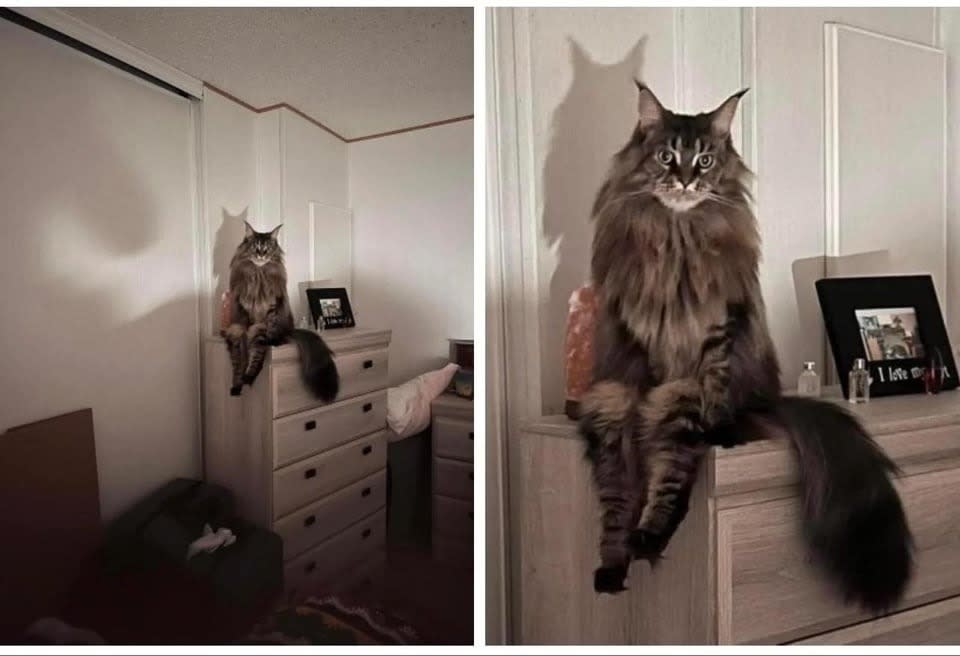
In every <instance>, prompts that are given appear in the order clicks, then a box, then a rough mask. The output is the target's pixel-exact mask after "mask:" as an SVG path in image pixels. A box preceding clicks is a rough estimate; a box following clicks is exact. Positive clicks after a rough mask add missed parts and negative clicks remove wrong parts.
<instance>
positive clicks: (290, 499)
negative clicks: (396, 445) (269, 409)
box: [273, 431, 387, 519]
mask: <svg viewBox="0 0 960 656" xmlns="http://www.w3.org/2000/svg"><path fill="white" fill-rule="evenodd" d="M386 465H387V433H386V431H380V432H379V433H375V434H373V435H367V436H366V437H361V438H360V439H357V440H354V441H353V442H350V443H349V444H344V445H343V446H338V447H337V448H335V449H331V450H330V451H325V452H324V453H321V454H320V455H316V456H313V457H312V458H307V459H306V460H301V461H300V462H297V463H294V464H292V465H289V466H287V467H284V468H283V469H279V470H277V471H275V472H274V473H273V518H274V519H280V518H281V517H283V516H284V515H288V514H289V513H291V512H293V511H294V510H296V509H298V508H301V507H303V506H305V505H307V504H308V503H311V502H313V501H317V500H319V499H320V498H321V497H324V496H326V495H328V494H331V493H333V492H336V491H337V490H339V489H340V488H342V487H344V486H346V485H349V484H350V483H353V482H355V481H358V480H360V479H361V478H365V477H367V476H369V475H370V474H373V473H374V472H376V471H379V470H381V469H383V468H384V467H386Z"/></svg>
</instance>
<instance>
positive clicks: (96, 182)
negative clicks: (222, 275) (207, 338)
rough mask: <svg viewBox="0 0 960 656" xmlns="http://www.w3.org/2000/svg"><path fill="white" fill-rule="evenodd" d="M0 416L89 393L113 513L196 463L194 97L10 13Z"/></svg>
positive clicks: (37, 411)
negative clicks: (33, 28)
mask: <svg viewBox="0 0 960 656" xmlns="http://www.w3.org/2000/svg"><path fill="white" fill-rule="evenodd" d="M0 82H2V86H3V89H4V91H3V93H2V94H0V152H2V153H3V157H0V198H2V199H3V204H2V206H3V209H2V211H0V230H2V234H3V237H2V239H0V297H2V298H3V299H4V300H5V304H4V308H5V309H4V312H3V319H2V321H0V362H2V363H3V364H2V367H0V432H2V431H3V430H5V429H6V428H9V427H10V426H14V425H19V424H22V423H26V422H31V421H36V420H39V419H42V418H45V417H49V416H51V415H56V414H60V413H64V412H68V411H72V410H76V409H79V408H84V407H92V408H93V418H94V429H95V433H96V450H97V466H98V469H99V480H100V495H101V512H102V515H103V517H104V518H105V519H107V520H109V519H111V518H112V517H114V516H115V515H116V514H117V513H118V512H120V511H122V510H123V509H125V508H126V507H127V506H128V505H129V504H130V503H131V502H133V501H134V500H136V499H137V498H138V497H140V496H141V495H143V494H146V493H147V492H149V491H151V490H152V489H153V488H155V487H156V486H158V485H160V484H162V483H165V482H166V481H167V480H169V479H170V478H172V477H175V476H196V475H198V474H199V473H200V471H199V465H200V453H199V434H198V419H199V409H198V385H197V383H198V373H199V372H198V344H197V340H198V337H197V336H198V328H199V327H198V324H197V308H198V298H197V292H196V284H195V278H194V256H193V252H194V251H193V243H194V236H195V227H194V225H195V222H194V208H193V201H194V176H195V172H194V170H193V168H192V161H193V151H194V131H193V126H192V120H193V119H192V117H191V107H190V103H189V102H188V101H187V100H185V99H183V98H181V97H178V96H174V95H172V94H169V93H167V92H165V91H162V90H160V89H158V88H156V87H154V86H153V85H150V84H147V83H145V82H142V81H140V80H137V79H135V78H132V77H130V76H127V75H126V74H124V73H121V72H119V71H117V70H116V69H115V68H112V67H109V66H106V65H104V64H101V63H99V62H96V61H94V60H92V59H90V58H89V57H87V56H85V55H82V54H80V53H78V52H76V51H74V50H71V49H69V48H67V47H65V46H63V45H60V44H57V43H55V42H53V41H51V40H49V39H47V38H45V37H42V36H39V35H37V34H35V33H33V32H29V31H27V30H25V29H23V28H21V27H18V26H16V25H13V24H12V23H9V22H7V21H0Z"/></svg>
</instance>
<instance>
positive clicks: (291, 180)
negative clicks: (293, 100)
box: [271, 108, 350, 317]
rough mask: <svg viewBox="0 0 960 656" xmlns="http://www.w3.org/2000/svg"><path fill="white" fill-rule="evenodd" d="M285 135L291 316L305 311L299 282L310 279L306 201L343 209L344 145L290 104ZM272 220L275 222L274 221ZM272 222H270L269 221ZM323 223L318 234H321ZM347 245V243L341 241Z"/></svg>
mask: <svg viewBox="0 0 960 656" xmlns="http://www.w3.org/2000/svg"><path fill="white" fill-rule="evenodd" d="M279 114H280V129H281V135H282V139H283V150H282V161H283V229H282V230H281V233H282V235H283V240H282V243H283V247H284V250H285V251H286V258H287V276H288V279H289V288H288V289H287V292H288V294H289V295H290V303H291V306H292V307H293V312H294V316H295V317H296V316H299V315H300V314H301V313H304V314H306V313H307V308H305V307H302V305H303V303H302V302H301V301H302V299H301V298H300V294H299V290H298V288H297V283H298V282H300V281H304V280H310V271H311V260H312V258H313V253H311V252H310V203H311V202H316V203H321V204H323V205H331V206H334V207H340V208H346V207H348V206H349V201H348V199H347V144H346V143H344V142H343V141H341V140H340V139H338V138H336V137H334V136H333V135H332V134H330V133H329V132H327V131H325V130H323V129H321V128H319V127H317V126H316V125H313V124H312V123H310V122H309V121H307V120H306V119H304V118H303V117H301V116H299V115H297V114H294V113H293V112H291V111H290V110H289V109H286V108H284V109H281V110H279ZM274 225H275V224H274ZM271 227H272V226H271ZM323 237H324V235H323V230H322V228H321V229H320V230H318V232H317V239H323ZM344 247H345V248H349V247H350V245H349V243H347V244H344Z"/></svg>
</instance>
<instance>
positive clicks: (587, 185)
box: [540, 36, 647, 414]
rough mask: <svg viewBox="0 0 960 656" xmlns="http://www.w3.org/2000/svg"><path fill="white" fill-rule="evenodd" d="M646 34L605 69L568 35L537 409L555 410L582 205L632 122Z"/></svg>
mask: <svg viewBox="0 0 960 656" xmlns="http://www.w3.org/2000/svg"><path fill="white" fill-rule="evenodd" d="M646 41H647V37H646V36H644V37H642V38H641V39H640V40H638V41H637V42H636V44H634V45H633V47H632V48H630V49H629V50H628V51H627V52H626V53H625V54H624V56H623V58H622V59H620V60H619V61H617V62H615V63H613V64H603V63H598V62H596V61H594V60H593V59H592V58H591V57H590V54H589V53H588V52H587V51H586V50H585V49H584V48H583V46H581V45H580V44H579V43H577V41H576V40H574V39H573V38H572V37H569V38H568V44H569V46H570V66H571V68H572V70H573V76H572V82H571V84H570V87H569V89H568V90H567V93H566V95H565V96H564V98H563V100H562V101H561V102H560V104H559V105H557V108H556V109H555V110H554V112H553V116H552V118H551V123H550V145H549V148H548V150H547V155H546V158H545V160H544V167H543V179H542V182H543V184H542V191H543V196H542V198H543V214H542V216H541V225H542V230H543V233H542V239H543V244H544V245H545V247H546V248H545V249H544V250H545V251H547V252H544V253H542V254H541V259H542V260H546V261H548V262H551V261H552V267H553V270H552V272H551V273H550V274H549V275H550V286H549V293H548V295H547V297H546V298H545V299H543V304H542V305H541V313H542V314H541V327H545V329H542V330H541V335H540V339H541V346H540V348H541V389H542V396H543V412H544V413H546V414H553V413H558V412H562V408H563V401H564V398H563V397H564V391H563V375H562V373H563V339H564V330H563V326H564V324H565V321H566V316H567V303H568V300H569V298H570V294H571V293H572V292H573V290H574V289H576V288H577V287H579V286H580V285H582V284H584V283H585V282H587V281H588V280H589V277H590V250H591V240H592V237H593V228H592V226H591V223H590V208H591V206H592V205H593V199H594V196H595V195H596V193H597V190H598V189H599V187H600V185H601V183H602V182H603V179H604V176H605V175H606V172H607V169H608V168H609V166H610V161H611V158H612V157H613V155H614V153H616V152H617V151H618V150H620V148H621V147H623V145H624V144H625V143H626V141H627V139H629V137H630V135H631V133H632V131H633V128H634V126H635V124H636V119H637V116H636V104H637V103H636V95H637V89H636V86H635V85H634V82H633V80H634V78H636V79H643V78H642V75H641V72H642V68H643V51H644V48H645V46H646Z"/></svg>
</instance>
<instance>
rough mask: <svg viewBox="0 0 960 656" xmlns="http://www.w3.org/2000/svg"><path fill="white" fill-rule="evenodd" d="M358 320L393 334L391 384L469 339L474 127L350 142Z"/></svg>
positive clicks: (464, 124) (468, 123)
mask: <svg viewBox="0 0 960 656" xmlns="http://www.w3.org/2000/svg"><path fill="white" fill-rule="evenodd" d="M349 160H350V168H349V170H350V176H349V180H350V204H351V207H352V209H353V214H354V236H353V242H354V253H353V261H354V294H353V299H352V303H353V306H354V311H355V313H356V314H357V321H358V323H362V324H363V325H367V326H383V327H389V328H392V329H393V342H392V344H391V347H390V379H391V384H394V385H395V384H398V383H401V382H403V381H404V380H407V379H409V378H412V377H413V376H416V375H417V374H420V373H423V372H424V371H426V370H429V369H432V368H435V367H437V366H439V365H440V364H442V362H443V361H444V360H445V359H446V357H447V355H448V344H447V339H448V338H451V337H453V338H472V337H473V121H461V122H459V123H453V124H450V125H444V126H439V127H435V128H429V129H425V130H417V131H414V132H407V133H404V134H399V135H395V136H391V137H384V138H380V139H372V140H369V141H360V142H356V143H352V144H350V151H349Z"/></svg>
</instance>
